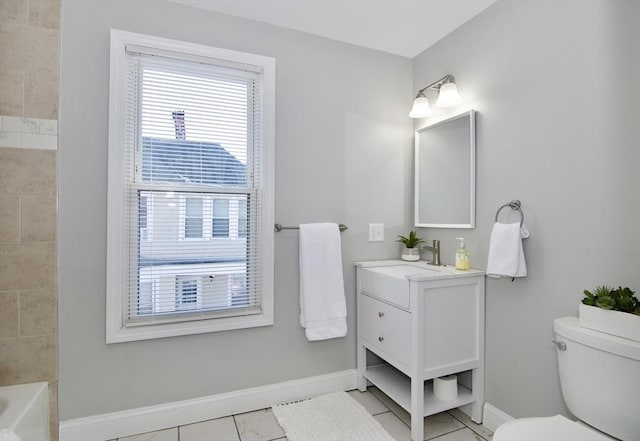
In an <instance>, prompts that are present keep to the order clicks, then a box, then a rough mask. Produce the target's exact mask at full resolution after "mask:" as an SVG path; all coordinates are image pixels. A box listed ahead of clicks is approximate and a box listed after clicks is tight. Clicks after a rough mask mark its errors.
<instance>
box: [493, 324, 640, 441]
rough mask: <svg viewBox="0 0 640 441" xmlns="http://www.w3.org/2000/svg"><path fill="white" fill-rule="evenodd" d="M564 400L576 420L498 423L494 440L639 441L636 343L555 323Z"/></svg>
mask: <svg viewBox="0 0 640 441" xmlns="http://www.w3.org/2000/svg"><path fill="white" fill-rule="evenodd" d="M553 330H554V333H555V341H556V346H557V348H556V355H557V358H558V370H559V373H560V386H561V389H562V396H563V398H564V401H565V403H566V404H567V407H568V408H569V410H570V411H571V413H572V414H573V415H575V416H576V417H577V418H579V419H580V421H572V420H570V419H568V418H566V417H564V416H562V415H555V416H552V417H542V418H521V419H516V420H512V421H509V422H507V423H505V424H502V425H501V426H500V427H498V429H497V430H496V431H495V433H494V435H493V441H525V440H528V441H552V440H554V441H570V440H576V441H600V440H611V439H616V438H617V439H620V440H623V441H633V440H636V441H638V440H640V417H638V409H640V342H637V341H634V340H628V339H626V338H620V337H616V336H613V335H609V334H605V333H602V332H597V331H593V330H591V329H586V328H582V327H580V326H579V325H578V318H577V317H563V318H559V319H555V320H554V321H553Z"/></svg>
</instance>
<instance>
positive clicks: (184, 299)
mask: <svg viewBox="0 0 640 441" xmlns="http://www.w3.org/2000/svg"><path fill="white" fill-rule="evenodd" d="M198 285H199V279H198V278H197V277H193V276H177V277H176V294H177V295H176V310H178V311H184V310H188V309H198V305H199V304H201V303H202V302H201V296H202V294H201V293H200V288H199V287H198Z"/></svg>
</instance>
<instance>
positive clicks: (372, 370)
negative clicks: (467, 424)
mask: <svg viewBox="0 0 640 441" xmlns="http://www.w3.org/2000/svg"><path fill="white" fill-rule="evenodd" d="M356 267H357V280H358V286H357V293H358V298H357V302H358V310H357V314H358V316H357V321H358V326H357V333H358V336H357V344H358V350H357V357H358V359H357V368H358V389H359V390H361V391H365V390H366V388H367V384H368V382H370V383H372V384H374V385H375V386H377V387H378V388H379V389H380V390H382V391H383V392H384V393H385V394H387V395H388V396H389V397H390V398H392V399H393V400H394V401H395V402H396V403H398V404H399V405H400V406H401V407H403V408H404V409H406V410H407V411H408V412H409V413H410V414H411V417H412V418H411V439H412V440H414V441H418V440H422V439H423V435H424V433H423V431H424V426H423V417H425V416H428V415H433V414H435V413H439V412H442V411H445V410H448V409H452V408H455V407H461V406H464V405H471V418H472V420H473V421H475V422H477V423H481V422H482V406H483V402H484V272H482V271H478V270H469V271H456V270H455V269H454V268H453V267H449V266H441V267H435V266H430V265H427V264H426V262H411V263H407V262H404V261H397V260H390V261H372V262H357V263H356ZM369 352H370V353H372V354H375V356H376V357H373V356H368V355H369V354H368V353H369ZM368 359H375V361H369V362H368V361H367V360H368ZM463 372H464V373H465V374H464V375H459V376H458V380H459V383H458V394H457V398H455V399H453V400H450V401H442V400H440V399H438V398H437V397H436V396H435V395H434V393H433V379H434V378H437V377H442V376H445V375H451V374H462V373H463ZM461 377H465V379H466V384H461V383H460V379H461ZM469 378H470V381H468V380H469Z"/></svg>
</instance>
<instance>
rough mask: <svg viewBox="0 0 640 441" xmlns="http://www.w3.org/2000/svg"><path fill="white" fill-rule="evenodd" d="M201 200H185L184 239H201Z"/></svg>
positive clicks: (195, 198)
mask: <svg viewBox="0 0 640 441" xmlns="http://www.w3.org/2000/svg"><path fill="white" fill-rule="evenodd" d="M202 220H203V218H202V198H201V197H187V198H185V217H184V237H185V238H187V239H202Z"/></svg>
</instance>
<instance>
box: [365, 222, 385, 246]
mask: <svg viewBox="0 0 640 441" xmlns="http://www.w3.org/2000/svg"><path fill="white" fill-rule="evenodd" d="M369 242H384V224H369Z"/></svg>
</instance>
